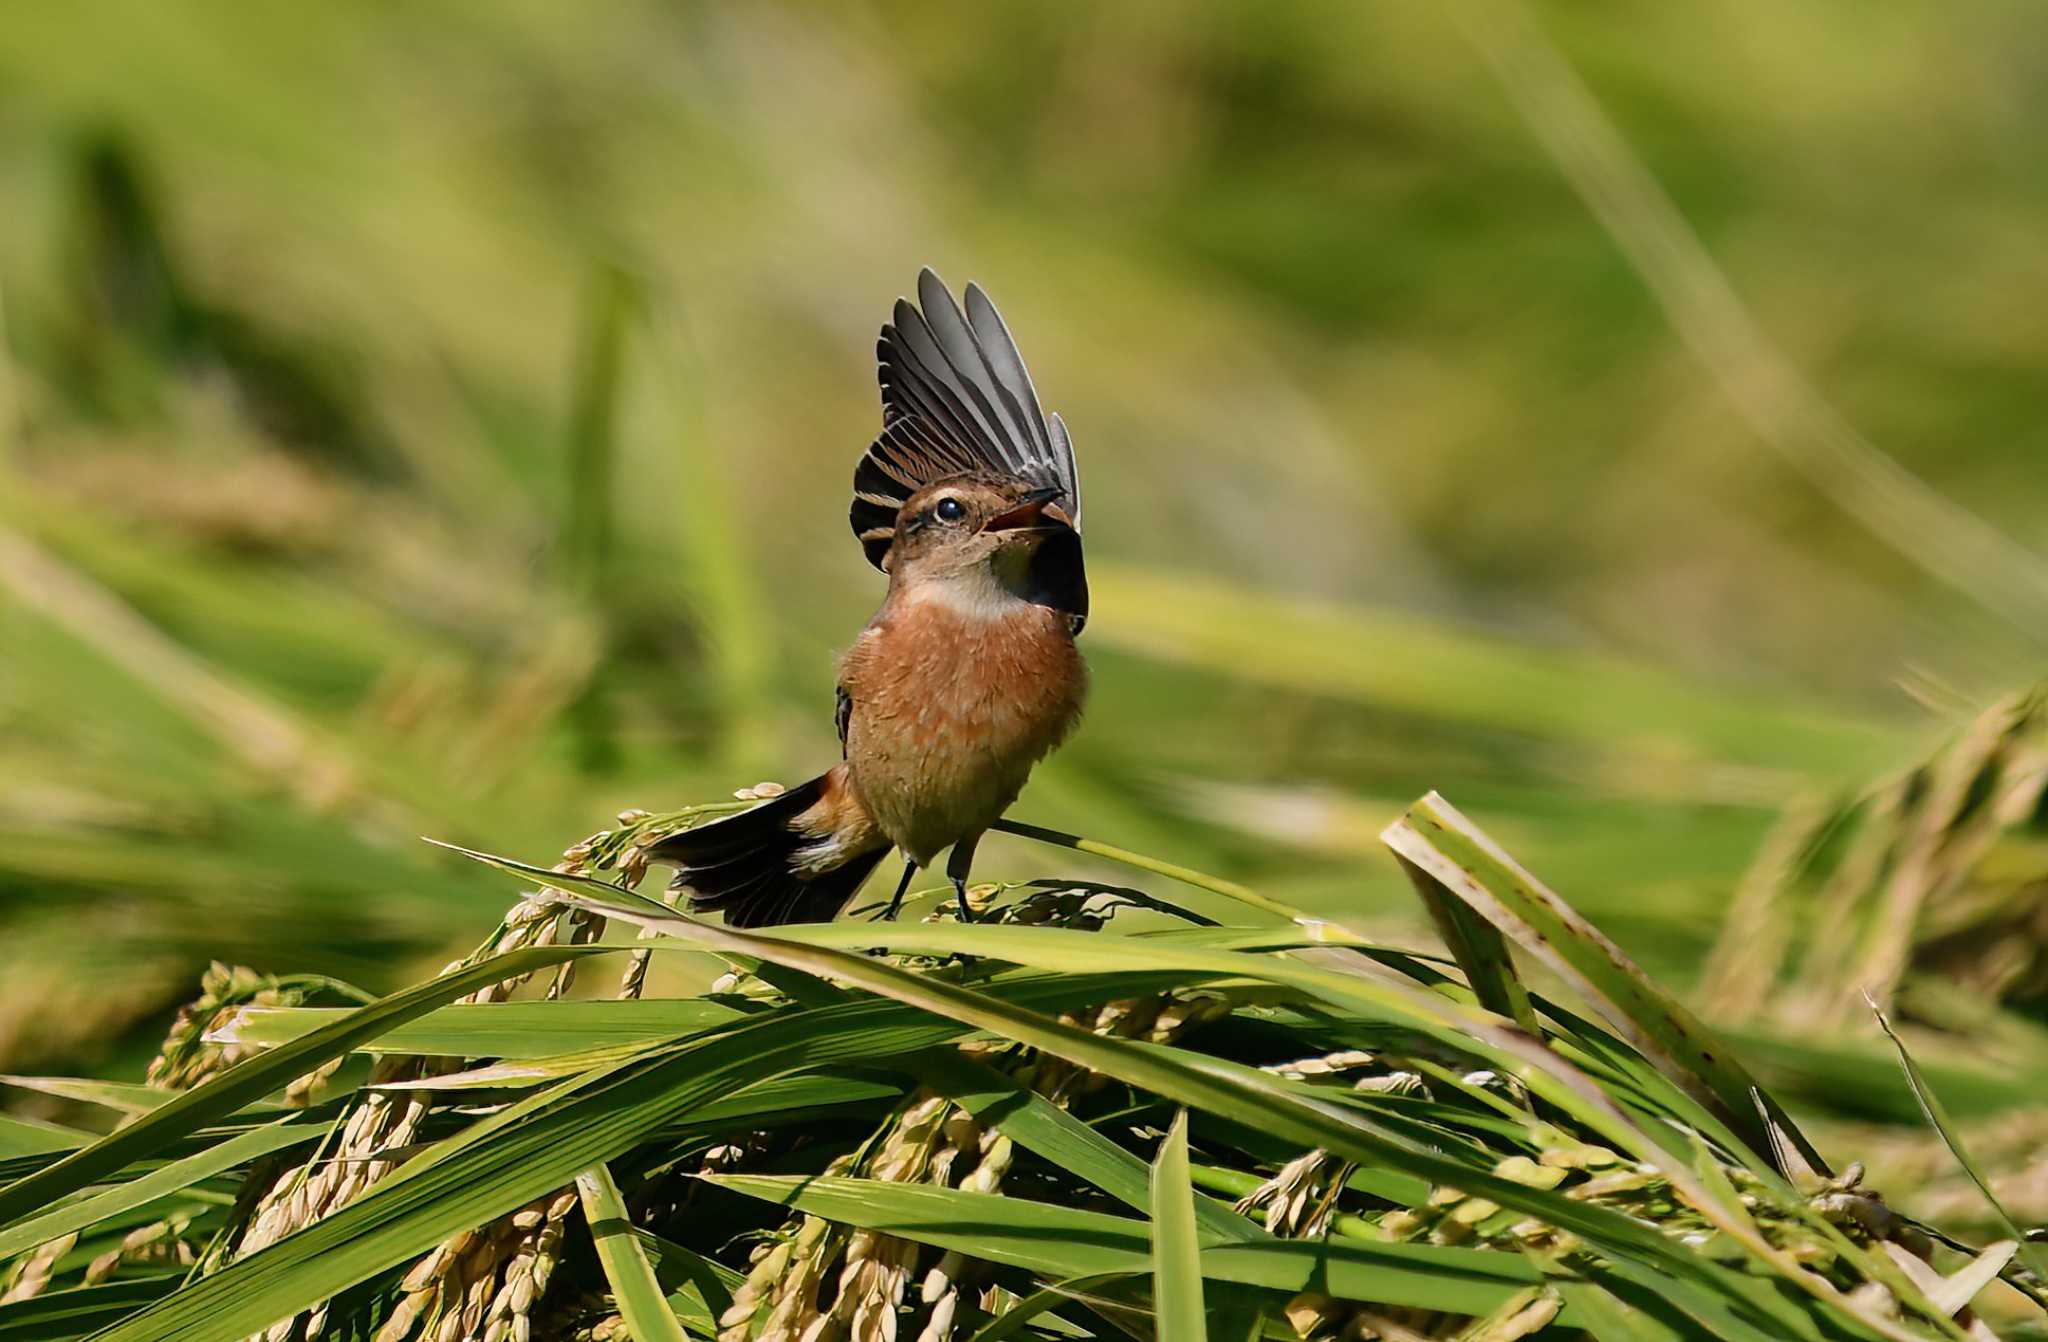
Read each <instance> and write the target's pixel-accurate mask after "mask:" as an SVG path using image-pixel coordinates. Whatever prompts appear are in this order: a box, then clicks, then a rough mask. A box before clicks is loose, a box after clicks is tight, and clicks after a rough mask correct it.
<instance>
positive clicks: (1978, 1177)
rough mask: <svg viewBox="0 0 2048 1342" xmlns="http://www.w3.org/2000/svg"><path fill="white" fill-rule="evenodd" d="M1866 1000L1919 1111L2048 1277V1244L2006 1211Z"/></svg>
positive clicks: (1901, 1045)
mask: <svg viewBox="0 0 2048 1342" xmlns="http://www.w3.org/2000/svg"><path fill="white" fill-rule="evenodd" d="M1865 1000H1866V1001H1868V1002H1869V1003H1870V1011H1871V1014H1872V1015H1874V1016H1876V1017H1877V1025H1878V1028H1879V1029H1881V1030H1883V1031H1884V1033H1885V1037H1886V1038H1887V1039H1889V1040H1891V1041H1892V1047H1893V1048H1895V1049H1897V1050H1898V1053H1899V1066H1900V1067H1901V1068H1903V1069H1904V1070H1905V1073H1906V1084H1907V1085H1909V1086H1911V1087H1912V1088H1913V1098H1914V1099H1916V1100H1918V1101H1919V1102H1920V1112H1921V1113H1923V1114H1925V1115H1926V1117H1927V1123H1928V1126H1929V1127H1931V1128H1933V1129H1934V1131H1935V1134H1936V1135H1937V1136H1939V1137H1940V1138H1941V1141H1942V1145H1944V1146H1946V1147H1948V1150H1949V1154H1950V1155H1952V1156H1954V1157H1955V1160H1956V1164H1958V1165H1960V1166H1961V1167H1962V1170H1963V1173H1964V1174H1966V1175H1968V1176H1969V1179H1970V1182H1971V1183H1973V1184H1975V1185H1976V1186H1977V1192H1978V1193H1980V1194H1981V1195H1982V1196H1983V1198H1984V1203H1985V1205H1986V1206H1987V1207H1989V1208H1990V1209H1991V1215H1992V1216H1993V1217H1994V1218H1995V1219H1996V1220H1997V1222H1998V1225H1999V1228H2000V1229H2002V1230H2004V1231H2005V1233H2006V1236H2007V1238H2009V1239H2012V1240H2015V1241H2017V1242H2018V1244H2019V1246H2020V1247H2019V1256H2020V1259H2021V1261H2023V1262H2025V1263H2026V1265H2027V1267H2028V1268H2029V1269H2031V1270H2032V1271H2033V1272H2034V1274H2035V1275H2036V1276H2040V1277H2048V1245H2043V1244H2041V1243H2039V1242H2038V1241H2036V1240H2034V1239H2032V1238H2030V1237H2029V1236H2028V1234H2027V1232H2026V1231H2025V1230H2023V1229H2021V1228H2020V1226H2019V1225H2018V1223H2016V1222H2015V1221H2014V1220H2013V1219H2012V1214H2011V1213H2010V1212H2008V1211H2006V1209H2005V1204H2004V1203H2003V1202H2001V1201H1999V1199H1998V1195H1997V1194H1996V1193H1994V1192H1992V1191H1991V1181H1990V1179H1988V1178H1986V1177H1985V1174H1984V1170H1983V1167H1982V1166H1980V1165H1979V1164H1978V1163H1977V1162H1976V1161H1975V1160H1974V1159H1972V1158H1971V1156H1970V1151H1969V1148H1968V1147H1966V1146H1965V1145H1963V1139H1962V1135H1961V1134H1960V1133H1958V1132H1957V1131H1956V1126H1955V1122H1954V1121H1953V1120H1952V1119H1950V1117H1949V1115H1948V1110H1947V1109H1946V1108H1945V1107H1944V1106H1943V1105H1942V1102H1941V1097H1940V1096H1939V1095H1936V1094H1935V1093H1934V1088H1933V1087H1932V1086H1930V1085H1928V1084H1927V1078H1926V1076H1925V1075H1923V1074H1922V1073H1921V1071H1920V1064H1918V1063H1917V1062H1915V1061H1913V1054H1912V1052H1911V1051H1910V1050H1909V1049H1907V1047H1906V1041H1905V1040H1903V1039H1901V1038H1899V1036H1898V1032H1897V1031H1895V1030H1893V1029H1892V1023H1891V1020H1890V1019H1889V1018H1888V1017H1887V1016H1886V1015H1885V1013H1884V1011H1883V1010H1882V1009H1880V1008H1879V1006H1878V1005H1877V1003H1876V1002H1875V1001H1874V1000H1872V999H1870V998H1869V997H1867V996H1866V998H1865Z"/></svg>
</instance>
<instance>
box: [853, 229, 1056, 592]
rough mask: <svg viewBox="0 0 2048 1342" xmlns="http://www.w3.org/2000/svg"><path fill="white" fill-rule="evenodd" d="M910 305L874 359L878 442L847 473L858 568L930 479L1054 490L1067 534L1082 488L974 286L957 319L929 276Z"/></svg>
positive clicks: (1010, 344) (886, 330)
mask: <svg viewBox="0 0 2048 1342" xmlns="http://www.w3.org/2000/svg"><path fill="white" fill-rule="evenodd" d="M917 294H918V302H919V304H921V305H922V310H920V308H919V307H918V306H914V305H912V304H911V303H910V302H909V300H907V299H898V300H897V301H896V307H895V310H894V312H893V314H892V320H891V321H890V322H889V323H888V324H887V325H885V326H883V327H882V335H881V339H880V340H879V341H878V342H877V343H876V347H875V354H876V362H877V365H878V376H879V380H880V382H881V387H882V432H881V435H880V436H879V437H877V438H876V439H875V440H874V442H873V443H872V444H870V445H869V447H868V450H867V452H866V453H865V454H864V455H863V456H862V457H861V460H860V465H859V466H857V467H856V468H855V470H854V485H853V491H854V498H853V507H852V510H851V512H850V513H849V520H850V521H851V522H852V524H853V531H854V534H855V535H856V536H858V537H859V538H860V542H861V545H862V548H863V549H865V550H866V552H867V556H868V561H869V562H870V563H872V564H874V565H875V567H877V568H882V567H884V566H885V564H886V562H887V559H888V554H889V546H890V544H891V542H892V540H893V538H894V533H895V525H896V515H897V513H898V512H899V511H900V510H901V509H902V507H903V505H904V504H905V503H907V502H908V501H909V500H910V496H911V495H913V494H915V493H916V492H917V491H918V490H920V489H922V488H924V487H925V486H926V485H928V484H930V483H932V482H933V481H934V480H943V479H945V478H946V477H948V476H953V475H962V474H967V473H969V472H974V471H992V472H996V473H999V474H1003V475H1012V476H1018V477H1021V478H1023V479H1026V480H1030V481H1032V482H1034V483H1036V484H1041V485H1048V486H1052V487H1054V488H1057V489H1058V490H1059V491H1060V492H1061V494H1062V495H1063V496H1064V498H1063V499H1062V500H1061V504H1062V507H1063V509H1064V510H1065V512H1066V513H1067V515H1068V517H1069V518H1070V519H1071V520H1072V522H1073V523H1074V526H1075V528H1076V529H1077V530H1078V529H1079V527H1080V521H1081V481H1080V475H1079V472H1078V471H1077V469H1076V467H1075V464H1074V445H1073V440H1072V439H1071V438H1070V437H1069V436H1068V434H1067V429H1066V425H1065V424H1063V423H1061V422H1060V418H1059V416H1058V415H1054V416H1052V417H1051V418H1050V420H1048V419H1047V417H1046V414H1045V412H1044V410H1043V409H1041V408H1040V406H1039V402H1038V393H1037V391H1036V389H1035V388H1034V387H1033V386H1032V383H1031V374H1030V373H1029V372H1028V371H1027V370H1026V369H1025V367H1024V356H1023V355H1022V354H1020V353H1019V352H1018V350H1017V343H1016V341H1015V340H1014V339H1012V338H1011V336H1010V331H1009V328H1008V327H1007V326H1006V325H1005V324H1004V323H1003V318H1002V314H1001V313H999V312H997V311H996V306H995V304H994V303H992V302H990V301H989V297H988V295H987V294H986V293H984V292H983V291H982V290H981V288H980V287H979V286H978V285H972V284H970V285H968V286H967V311H966V312H965V314H963V313H962V312H961V310H960V306H959V304H957V303H955V302H954V301H953V295H952V294H951V293H950V292H948V291H947V289H946V286H945V284H944V283H943V282H942V281H941V280H940V279H939V277H938V276H937V275H935V274H933V273H932V271H931V270H930V269H926V270H924V271H921V272H920V273H919V274H918V277H917Z"/></svg>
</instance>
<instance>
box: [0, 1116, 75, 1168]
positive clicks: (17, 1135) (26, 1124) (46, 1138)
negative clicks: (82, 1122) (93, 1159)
mask: <svg viewBox="0 0 2048 1342" xmlns="http://www.w3.org/2000/svg"><path fill="white" fill-rule="evenodd" d="M92 1139H93V1134H91V1133H89V1132H83V1131H81V1130H79V1129H77V1128H67V1127H65V1126H63V1125H62V1124H59V1123H51V1122H48V1121H47V1120H44V1119H39V1118H23V1117H21V1116H20V1115H18V1114H0V1160H11V1159H13V1158H14V1157H16V1156H46V1155H49V1154H50V1153H52V1152H54V1151H75V1150H77V1149H78V1148H79V1147H81V1146H84V1145H85V1144H86V1143H87V1142H90V1141H91V1140H92Z"/></svg>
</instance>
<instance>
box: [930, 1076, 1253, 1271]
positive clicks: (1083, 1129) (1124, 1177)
mask: <svg viewBox="0 0 2048 1342" xmlns="http://www.w3.org/2000/svg"><path fill="white" fill-rule="evenodd" d="M918 1072H919V1076H920V1079H921V1080H923V1082H924V1083H925V1084H926V1085H928V1086H930V1087H932V1088H933V1089H934V1090H936V1091H938V1092H939V1093H940V1094H941V1095H944V1096H945V1097H946V1098H947V1099H949V1100H952V1101H953V1102H954V1103H955V1104H958V1105H959V1106H960V1107H961V1108H963V1109H965V1110H967V1111H968V1112H969V1113H971V1114H973V1115H974V1116H975V1117H976V1118H977V1119H979V1120H981V1121H982V1122H983V1123H986V1124H989V1125H991V1126H993V1127H996V1128H998V1129H1000V1130H1001V1131H1002V1133H1003V1134H1004V1135H1005V1136H1007V1137H1008V1138H1010V1140H1012V1141H1014V1142H1016V1143H1017V1144H1018V1145H1019V1146H1021V1147H1023V1148H1025V1149H1026V1150H1028V1151H1032V1152H1035V1153H1036V1154H1038V1155H1039V1156H1042V1157H1043V1158H1045V1159H1046V1160H1049V1161H1051V1162H1052V1163H1053V1164H1055V1165H1057V1166H1059V1167H1060V1168H1061V1169H1063V1170H1065V1171H1066V1172H1067V1173H1068V1174H1071V1175H1073V1176H1074V1177H1075V1178H1077V1179H1082V1180H1085V1181H1087V1182H1088V1183H1090V1184H1093V1185H1094V1186H1095V1187H1097V1188H1099V1189H1101V1190H1102V1191H1103V1192H1105V1193H1107V1194H1109V1195H1110V1196H1111V1197H1113V1198H1115V1199H1117V1200H1118V1201H1119V1202H1122V1203H1123V1204H1125V1205H1126V1206H1129V1207H1133V1208H1137V1209H1138V1210H1141V1211H1142V1210H1145V1209H1147V1208H1149V1207H1150V1205H1151V1200H1152V1193H1151V1186H1150V1185H1151V1181H1150V1178H1149V1176H1148V1173H1147V1171H1146V1169H1145V1162H1143V1161H1142V1160H1139V1159H1138V1158H1137V1157H1136V1156H1134V1155H1132V1154H1131V1153H1130V1152H1128V1151H1126V1150H1124V1149H1123V1148H1122V1147H1120V1146H1118V1145H1117V1144H1116V1143H1115V1142H1112V1141H1110V1140H1109V1139H1108V1138H1106V1137H1104V1136H1103V1135H1102V1134H1101V1133H1099V1132H1097V1131H1096V1130H1095V1129H1094V1128H1091V1127H1089V1126H1088V1125H1087V1124H1086V1123H1083V1122H1082V1121H1081V1120H1080V1119H1078V1118H1075V1117H1074V1116H1073V1115H1072V1114H1070V1113H1068V1112H1067V1111H1066V1110H1065V1109H1062V1108H1060V1107H1059V1106H1058V1105H1055V1104H1053V1103H1051V1102H1050V1101H1048V1100H1046V1099H1045V1097H1044V1096H1042V1095H1037V1094H1034V1093H1033V1092H1031V1091H1029V1090H1026V1089H1025V1088H1023V1087H1022V1086H1019V1085H1018V1084H1017V1083H1016V1082H1014V1081H1011V1080H1010V1079H1009V1078H1008V1077H1005V1076H1003V1075H1001V1074H1000V1073H998V1072H995V1071H994V1070H992V1069H990V1068H988V1067H984V1066H982V1065H980V1064H979V1063H975V1062H972V1061H970V1060H968V1059H967V1058H964V1057H962V1056H960V1054H959V1053H957V1052H955V1051H952V1050H946V1049H939V1050H934V1051H933V1052H932V1053H931V1054H929V1055H927V1056H926V1057H925V1058H924V1059H921V1060H920V1063H919V1067H918ZM1194 1215H1195V1220H1196V1222H1197V1224H1198V1225H1199V1226H1200V1228H1201V1229H1202V1230H1203V1231H1204V1232H1205V1233H1206V1234H1208V1235H1210V1236H1211V1237H1213V1238H1217V1239H1236V1240H1248V1239H1266V1238H1269V1236H1268V1235H1267V1234H1266V1232H1265V1231H1264V1230H1263V1229H1261V1228H1260V1227H1259V1226H1258V1225H1257V1224H1256V1223H1255V1222H1253V1221H1251V1220H1249V1219H1247V1218H1246V1217H1243V1216H1240V1215H1238V1214H1237V1213H1236V1212H1234V1211H1231V1210H1230V1209H1229V1208H1227V1207H1222V1206H1219V1205H1218V1204H1216V1203H1214V1202H1212V1201H1210V1200H1209V1199H1207V1198H1197V1199H1195V1203H1194Z"/></svg>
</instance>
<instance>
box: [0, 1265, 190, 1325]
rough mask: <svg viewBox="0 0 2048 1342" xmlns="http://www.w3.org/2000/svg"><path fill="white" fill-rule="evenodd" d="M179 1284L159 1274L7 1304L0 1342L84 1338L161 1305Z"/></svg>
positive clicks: (1, 1314) (1, 1311) (0, 1313)
mask: <svg viewBox="0 0 2048 1342" xmlns="http://www.w3.org/2000/svg"><path fill="white" fill-rule="evenodd" d="M180 1279H181V1278H180V1275H179V1274H178V1273H175V1272H172V1273H160V1274H157V1275H155V1276H149V1277H133V1278H129V1279H126V1280H123V1281H110V1282H107V1283H105V1284H103V1285H99V1286H74V1287H72V1288H71V1289H69V1290H63V1291H51V1292H48V1293H47V1294H44V1295H38V1296H32V1297H30V1298H29V1299H26V1300H13V1301H9V1302H8V1303H7V1304H4V1305H0V1342H69V1340H70V1339H72V1338H80V1337H85V1336H87V1335H88V1334H91V1333H93V1332H95V1331H96V1330H98V1329H101V1328H104V1327H106V1326H107V1325H108V1324H111V1323H115V1322H117V1321H119V1320H120V1319H122V1318H124V1317H126V1316H127V1315H130V1314H133V1313H134V1312H135V1311H136V1310H138V1309H141V1308H142V1307H143V1306H145V1305H147V1304H149V1303H150V1302H151V1301H153V1300H158V1299H161V1298H162V1297H163V1296H165V1295H167V1294H169V1293H170V1291H171V1290H173V1289H174V1288H175V1287H176V1286H177V1285H178V1282H179V1281H180Z"/></svg>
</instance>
